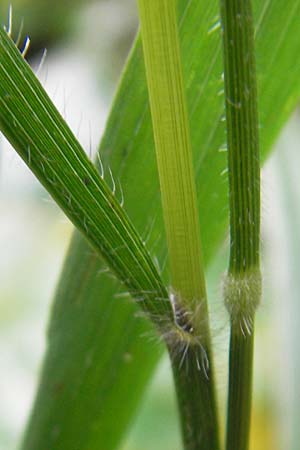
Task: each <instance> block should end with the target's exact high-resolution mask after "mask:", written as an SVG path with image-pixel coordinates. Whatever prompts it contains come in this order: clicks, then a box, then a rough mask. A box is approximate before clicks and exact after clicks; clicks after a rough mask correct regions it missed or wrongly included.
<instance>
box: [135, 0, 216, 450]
mask: <svg viewBox="0 0 300 450" xmlns="http://www.w3.org/2000/svg"><path fill="white" fill-rule="evenodd" d="M138 5H139V12H140V21H141V33H142V41H143V50H144V59H145V67H146V76H147V83H148V92H149V100H150V107H151V115H152V123H153V131H154V140H155V149H156V157H157V165H158V172H159V180H160V188H161V198H162V206H163V215H164V223H165V229H166V236H167V245H168V253H169V263H170V272H171V283H172V295H171V300H172V304H173V308H174V317H175V323H174V327H173V328H172V329H170V330H167V332H166V334H165V339H166V342H167V345H168V348H169V352H170V356H171V360H172V366H173V372H174V378H175V384H176V390H177V395H178V400H179V408H180V415H181V422H182V429H183V437H184V443H185V448H186V449H188V450H196V449H199V445H201V449H203V450H217V449H218V448H219V444H218V424H217V413H216V402H215V394H214V377H213V370H212V362H211V343H210V332H209V323H208V308H207V299H206V286H205V276H204V269H203V262H202V249H201V239H200V227H199V217H198V210H197V199H196V185H195V178H194V169H193V161H192V147H191V139H190V130H189V120H188V113H187V106H186V99H185V92H184V83H183V75H182V67H181V56H180V45H179V37H178V25H177V17H176V1H175V0H151V1H149V0H138Z"/></svg>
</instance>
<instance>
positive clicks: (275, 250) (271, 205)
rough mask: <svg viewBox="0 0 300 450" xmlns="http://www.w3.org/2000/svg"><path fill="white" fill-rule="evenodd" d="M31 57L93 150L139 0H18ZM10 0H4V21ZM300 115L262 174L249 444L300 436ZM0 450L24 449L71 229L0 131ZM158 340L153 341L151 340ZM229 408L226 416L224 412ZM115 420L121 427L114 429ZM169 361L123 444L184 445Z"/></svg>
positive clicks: (216, 269) (171, 449)
mask: <svg viewBox="0 0 300 450" xmlns="http://www.w3.org/2000/svg"><path fill="white" fill-rule="evenodd" d="M13 8H14V13H13V20H14V32H15V34H17V32H18V29H19V27H20V23H21V19H22V18H23V19H24V29H23V36H24V38H25V36H26V34H29V35H30V37H31V42H32V44H31V47H30V51H29V53H28V58H29V61H30V64H31V65H32V67H34V68H37V67H38V66H39V63H40V61H41V58H42V54H43V50H44V48H47V50H48V52H47V56H46V59H45V62H44V64H43V67H42V68H41V70H40V71H39V76H40V79H41V81H42V83H43V85H44V87H45V88H46V90H47V91H48V93H49V95H50V96H51V98H52V99H53V100H54V102H55V104H56V105H57V106H58V108H59V109H60V111H61V112H62V114H63V116H64V117H65V118H66V120H67V121H68V123H69V124H70V126H71V128H72V129H73V130H74V132H75V134H76V136H77V137H78V138H79V140H80V141H81V143H82V144H83V146H84V148H85V149H86V151H87V152H88V153H90V154H91V153H94V152H95V150H96V148H97V145H98V143H99V140H100V137H101V133H102V131H103V128H104V126H105V119H106V116H107V114H108V109H109V104H110V102H111V100H112V95H113V92H114V89H115V86H116V83H117V80H118V78H119V75H120V71H121V69H122V66H123V64H124V60H125V58H126V55H127V53H128V50H129V48H130V45H131V43H132V40H133V37H134V35H135V32H136V30H137V12H136V5H135V1H134V0H102V1H85V2H83V1H80V0H76V1H74V0H72V1H71V0H64V1H63V2H61V1H58V0H52V1H51V2H50V1H48V0H39V1H37V0H15V2H14V3H13ZM7 11H8V2H4V1H2V2H1V5H0V19H1V23H2V24H3V23H4V24H5V23H6V22H7ZM299 120H300V117H299V114H298V113H297V112H296V113H295V115H294V116H293V117H292V118H291V120H290V123H289V124H288V125H287V126H286V128H285V130H284V131H283V133H282V136H281V138H280V140H279V142H278V143H277V146H276V149H275V151H274V153H273V156H272V158H271V159H270V160H269V162H268V163H267V165H266V167H265V168H264V170H263V173H262V179H263V238H262V239H263V240H262V245H263V250H264V279H265V289H264V299H263V304H262V306H261V308H260V310H259V313H258V319H257V334H256V355H255V389H254V409H253V429H252V442H251V449H252V450H254V449H255V450H260V449H267V448H272V449H273V450H283V449H287V448H289V449H296V448H298V447H297V445H298V444H297V443H298V442H299V440H300V436H299V430H298V428H299V427H298V425H297V420H298V419H299V417H300V407H299V404H300V402H299V400H300V398H299V392H300V391H299V388H298V387H297V374H299V366H300V363H299V350H298V345H297V342H298V339H299V331H298V328H299V326H298V324H299V319H298V317H299V306H298V303H299V301H298V299H299V295H300V286H299V273H300V270H299V269H300V258H299V255H300V241H299V229H300V188H299V183H298V173H297V169H296V168H297V167H299V164H300V152H299V147H300V130H299V126H298V123H299ZM0 216H1V221H0V248H1V252H0V374H1V375H0V399H1V400H0V450H13V449H16V448H17V446H18V442H19V440H20V437H21V433H22V430H23V428H24V424H25V422H26V417H27V416H28V413H29V410H30V405H31V401H32V398H33V394H34V390H35V386H36V382H37V377H38V371H39V367H40V363H41V358H42V354H43V351H44V348H45V330H46V325H47V317H48V311H49V306H50V303H51V297H52V294H53V292H54V288H55V283H56V280H57V277H58V275H59V273H60V269H61V264H62V260H63V256H64V252H65V250H66V247H67V245H68V241H69V238H70V235H71V232H72V226H71V225H70V223H69V222H68V220H67V219H66V218H65V217H64V215H63V214H62V213H61V212H60V211H59V210H58V208H57V207H56V206H55V204H54V203H53V202H52V201H51V199H50V198H49V196H48V194H47V193H46V192H45V191H44V189H43V188H42V187H41V186H40V185H39V183H38V182H37V181H36V180H35V179H34V177H33V176H32V175H31V173H30V172H29V170H28V169H27V168H26V167H25V165H24V164H23V163H22V162H21V160H20V159H19V157H18V156H17V155H16V153H15V152H14V151H13V150H12V149H11V148H10V147H9V145H8V144H7V142H6V141H5V140H4V138H2V137H0ZM225 267H226V245H225V244H224V249H223V250H222V251H221V252H220V255H219V258H218V260H216V261H215V264H214V266H213V267H211V270H210V273H209V274H208V280H209V299H210V302H211V310H212V313H213V324H212V326H213V336H214V344H215V349H216V359H217V361H216V365H217V375H218V391H219V394H220V398H221V402H222V405H223V407H224V403H225V390H226V383H227V378H226V373H227V353H226V352H227V337H228V330H227V317H226V314H225V312H224V309H223V306H222V298H221V297H222V296H221V279H222V273H223V272H224V268H225ZM154 345H155V344H154ZM223 415H224V414H223ZM116 426H117V424H116ZM180 448H181V445H180V436H179V430H178V423H177V412H176V403H175V397H174V392H173V384H172V379H171V374H170V367H169V363H168V361H167V360H166V359H164V360H163V361H162V363H161V364H160V366H159V368H158V370H157V373H156V376H155V378H154V379H153V381H152V383H151V385H150V386H149V388H148V390H147V393H146V395H145V397H144V400H143V404H142V406H141V409H140V412H139V415H138V417H137V418H136V421H135V423H133V425H132V428H131V431H130V433H129V435H128V437H127V439H125V441H124V443H123V446H122V448H121V449H120V450H142V449H143V450H150V449H151V450H153V449H156V450H162V449H164V450H179V449H180Z"/></svg>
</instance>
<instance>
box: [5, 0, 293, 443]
mask: <svg viewBox="0 0 300 450" xmlns="http://www.w3.org/2000/svg"><path fill="white" fill-rule="evenodd" d="M286 2H288V3H289V4H290V5H289V6H290V8H284V14H285V15H286V20H287V22H286V23H288V26H286V27H285V28H284V30H283V31H282V34H281V39H279V40H278V39H277V36H275V35H274V34H273V35H272V34H270V29H272V26H274V24H278V23H281V20H282V8H281V6H282V5H283V4H286ZM138 8H139V15H140V24H141V33H140V34H139V35H138V36H137V39H136V42H135V44H134V46H133V50H132V52H131V54H130V56H129V60H128V63H127V65H126V68H125V70H124V73H123V77H122V81H121V83H120V86H119V88H118V91H117V94H116V97H115V100H114V103H113V106H112V112H111V115H110V117H109V120H108V123H107V128H106V132H105V133H104V136H103V138H102V142H101V144H100V148H99V159H98V160H97V162H96V164H94V162H92V161H90V160H89V158H88V157H87V156H86V154H85V152H84V150H83V149H82V148H81V146H80V144H79V143H78V141H77V139H76V137H75V136H74V135H73V133H72V132H71V131H70V129H69V127H68V125H67V124H66V122H65V121H64V119H63V118H62V117H61V115H60V114H59V113H58V111H57V110H56V108H55V107H54V105H53V103H52V102H51V100H50V98H49V97H48V95H47V94H46V92H45V90H44V89H43V87H42V85H41V84H40V82H39V81H38V79H37V77H36V76H35V75H34V73H33V71H32V70H31V68H30V66H29V65H28V64H27V62H26V61H25V60H24V56H25V52H24V48H25V49H27V45H26V43H28V42H29V41H28V40H26V41H25V47H24V46H23V47H22V49H23V50H22V51H20V50H19V49H18V45H16V43H15V42H14V40H13V37H14V32H13V28H12V20H11V17H12V16H11V13H10V15H9V21H8V25H7V26H6V29H0V130H1V131H2V133H3V134H4V135H5V136H6V137H7V139H8V140H9V141H10V142H11V144H12V145H13V146H14V148H15V150H16V151H17V152H18V153H19V155H20V156H21V157H22V158H23V160H24V161H25V163H26V164H27V165H28V167H29V168H30V169H31V170H32V172H33V173H34V174H35V176H36V177H37V178H38V179H39V180H40V182H41V183H42V184H43V186H44V187H45V188H46V189H47V191H48V192H49V193H50V195H51V196H52V197H53V199H54V200H55V201H56V202H57V204H58V205H59V206H60V207H61V208H62V210H63V211H64V212H65V214H66V215H67V216H68V217H69V219H70V220H71V221H72V222H73V224H74V226H75V227H76V228H77V229H78V230H79V232H78V231H76V232H75V235H74V237H73V239H72V242H71V245H70V249H69V252H68V255H67V257H66V261H65V265H64V269H63V271H62V275H61V279H60V282H59V284H58V288H57V292H56V297H55V301H54V307H53V310H52V314H51V320H50V326H49V334H48V349H47V352H46V355H45V359H44V364H43V369H42V374H41V378H40V385H39V388H38V392H37V395H36V399H35V402H34V406H33V410H32V414H31V417H30V419H29V422H28V426H27V430H26V432H25V435H24V439H23V443H22V447H21V448H22V450H40V449H48V448H49V450H50V449H51V450H75V449H78V450H85V449H86V450H96V449H103V450H104V449H105V450H110V449H115V448H117V447H118V445H119V443H120V441H121V439H122V436H123V434H124V432H125V430H126V428H127V426H128V424H129V422H130V419H131V417H132V415H133V413H134V411H135V410H136V408H137V406H138V403H139V400H140V398H141V396H142V393H143V390H144V387H145V385H146V383H147V381H148V380H149V378H150V377H151V374H152V371H153V369H154V367H155V364H156V362H157V361H158V358H159V356H160V354H161V352H162V346H161V347H159V348H157V347H156V346H152V345H151V344H150V343H149V342H148V341H147V342H146V339H143V338H141V332H144V331H145V330H147V331H149V329H151V330H153V329H154V330H155V331H152V332H155V334H156V336H157V337H158V339H160V341H161V342H162V344H163V346H164V348H166V349H167V350H168V352H169V356H170V361H171V365H172V369H173V375H174V381H175V386H176V393H177V400H178V408H179V413H180V418H181V428H182V435H183V446H184V448H185V450H202V449H203V450H219V449H220V448H222V447H223V446H222V444H221V442H220V425H219V417H218V412H217V399H216V393H215V392H216V386H215V377H214V370H213V369H214V364H213V348H212V345H211V330H210V320H209V313H208V310H209V309H208V301H209V299H207V295H206V280H205V270H206V269H207V267H208V265H209V263H210V262H212V261H213V259H214V257H215V256H216V254H217V252H218V250H219V248H220V246H221V244H222V242H223V240H224V237H225V234H226V229H227V223H228V221H229V222H230V261H229V269H228V273H227V276H226V279H225V285H224V300H225V304H226V306H227V309H228V312H229V317H230V330H231V331H230V350H229V386H228V413H227V436H226V450H247V449H248V447H249V435H250V414H251V392H252V364H253V340H254V318H255V311H256V308H257V306H258V305H259V302H260V296H261V276H260V152H259V137H258V130H259V122H261V123H262V124H263V126H262V127H261V136H260V137H261V155H262V158H261V159H262V160H264V159H265V158H266V156H267V154H268V153H269V152H270V150H271V147H272V144H273V142H274V140H275V138H276V136H277V135H278V133H279V131H280V129H281V128H282V126H283V124H284V123H285V121H286V120H287V119H288V117H289V115H290V114H291V112H292V111H293V109H294V107H295V105H296V103H297V101H298V96H299V92H300V60H299V62H298V61H297V60H296V59H293V56H295V55H298V53H299V50H300V40H299V39H298V40H297V39H296V38H295V30H296V29H297V14H298V17H299V16H300V1H298V0H291V1H289V0H285V3H283V2H282V0H278V2H276V4H275V2H273V3H272V2H271V3H270V2H268V1H265V2H258V1H253V2H251V1H250V0H245V1H240V0H221V3H220V5H219V3H218V2H217V1H212V2H210V3H209V5H207V2H205V1H204V0H203V1H202V0H201V1H199V0H191V1H189V2H185V1H175V0H151V2H149V1H147V0H138ZM252 10H254V14H253V13H252ZM220 14H221V22H220V21H219V17H220ZM255 35H256V41H255ZM266 36H268V39H269V40H271V41H272V43H273V44H274V45H267V44H266ZM222 37H223V54H224V58H223V61H224V65H223V63H222V56H221V55H222V52H221V49H222ZM268 42H269V41H268ZM255 49H256V51H257V61H258V65H257V72H258V88H259V93H260V95H259V103H258V102H257V86H256V64H255ZM291 61H292V62H293V65H292V66H291ZM291 67H292V69H291ZM223 71H224V76H223V75H222V74H223ZM282 74H284V75H285V76H286V77H287V78H288V82H287V80H285V79H283V78H282V76H280V75H282ZM270 79H271V81H270ZM224 91H225V93H224ZM270 93H271V94H272V100H271V99H270ZM277 94H278V95H277ZM258 105H259V106H258ZM224 108H225V109H226V123H225V122H224V120H223V119H224ZM274 110H276V114H275V116H274ZM270 123H271V124H272V127H271V126H270ZM225 128H226V129H227V134H226V129H225ZM124 164H125V166H124ZM124 167H125V169H124ZM107 174H109V176H110V182H111V186H112V187H110V186H109V183H108V182H107V179H108V178H107ZM224 174H225V175H227V174H228V181H229V188H228V187H227V182H226V181H227V178H226V176H225V177H224ZM132 175H134V176H132ZM117 177H118V178H120V180H121V186H122V190H121V189H120V188H118V186H117V183H116V182H115V181H114V179H116V178H117ZM228 191H229V214H228V204H227V203H228V200H227V192H228ZM123 197H124V198H125V203H124V201H123V199H124V198H123ZM154 211H155V212H156V221H155V223H154V225H153V227H152V234H151V236H150V241H151V240H155V241H156V244H157V248H158V250H157V255H156V256H157V260H158V262H159V264H160V267H158V266H157V264H156V263H155V261H154V258H153V255H152V254H151V250H150V247H151V246H150V245H149V243H146V242H144V239H143V238H142V231H143V230H144V228H145V226H146V224H147V223H150V222H152V221H153V217H154ZM150 244H151V242H150ZM90 248H91V249H92V250H89V249H90ZM165 259H166V260H167V264H166V267H162V266H163V261H164V260H165ZM107 268H108V269H109V270H110V271H111V272H112V273H113V274H114V277H115V279H114V280H106V279H101V280H100V281H99V278H97V276H96V274H97V272H99V271H103V272H104V271H106V270H107ZM116 294H117V295H119V294H122V295H124V296H128V297H130V298H132V299H133V302H126V300H124V302H121V305H120V304H119V303H120V302H118V305H115V304H114V302H115V298H113V297H114V296H115V295H116ZM137 308H138V309H139V311H140V312H142V318H140V319H137V318H136V311H137ZM106 317H108V320H107V319H105V318H106ZM116 349H117V350H116ZM128 354H130V355H131V358H132V360H133V363H132V364H131V365H128V364H126V358H125V357H124V355H128ZM88 356H89V357H88ZM87 357H88V359H87ZM87 361H88V364H87V363H86V362H87ZM133 381H134V382H133ZM96 392H97V393H98V395H95V393H96ZM120 405H121V406H120ZM116 424H117V425H116Z"/></svg>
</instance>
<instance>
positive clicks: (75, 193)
mask: <svg viewBox="0 0 300 450" xmlns="http://www.w3.org/2000/svg"><path fill="white" fill-rule="evenodd" d="M0 80H1V84H0V129H1V131H2V132H3V133H4V135H5V136H6V137H7V139H8V140H9V141H10V142H11V144H12V145H13V146H14V147H15V149H16V151H17V152H18V153H19V155H20V156H21V157H22V159H23V160H24V161H25V162H26V164H27V165H28V167H29V168H30V169H31V170H32V172H33V173H34V174H35V175H36V177H37V178H38V179H39V180H40V182H41V183H42V184H43V185H44V187H45V188H46V189H47V190H48V192H49V193H50V194H51V196H52V197H53V199H54V200H55V201H56V202H57V204H58V205H59V206H60V207H61V208H62V209H63V211H64V212H65V213H66V215H67V216H68V217H69V219H70V220H71V221H72V222H73V224H74V225H75V226H76V227H77V228H78V229H79V230H80V231H81V232H82V233H83V235H84V236H85V237H86V239H87V240H88V241H89V242H90V244H91V245H92V246H93V247H94V248H95V249H96V251H97V252H98V253H99V254H100V255H101V256H103V257H104V258H105V260H106V262H107V264H108V265H109V266H110V268H111V269H112V270H113V271H114V273H115V274H116V275H117V277H118V278H119V280H121V281H122V282H123V284H124V285H125V286H126V288H127V289H128V290H129V291H130V293H131V294H132V296H133V297H136V299H137V301H138V302H139V304H140V305H141V307H142V308H143V309H144V310H145V311H147V312H148V313H149V314H151V317H152V319H153V320H154V321H155V322H156V323H157V325H158V326H160V324H161V323H162V321H163V320H164V318H166V319H167V317H168V318H169V320H170V321H172V317H173V312H172V306H171V304H170V303H169V302H168V301H166V300H168V293H167V291H166V289H165V287H164V285H163V283H162V281H161V279H160V276H159V274H158V272H157V270H156V268H155V266H154V264H153V262H152V259H151V258H150V256H149V253H148V252H147V250H146V248H145V245H144V243H143V241H142V240H141V239H140V237H139V235H138V234H137V232H136V230H135V228H134V227H133V226H132V224H131V222H130V220H129V219H128V216H127V215H126V213H125V211H124V209H123V206H122V203H123V201H121V203H119V200H118V198H117V197H116V195H115V191H116V188H115V185H114V183H115V182H114V180H113V178H112V176H111V178H112V181H113V189H112V191H111V190H110V189H109V187H108V185H107V183H106V182H105V181H104V179H103V176H100V175H99V173H98V172H97V169H96V167H95V166H94V165H93V164H92V162H91V161H90V160H89V159H88V157H87V155H86V154H85V152H84V150H83V149H82V147H81V146H80V144H79V142H78V141H77V140H76V138H75V137H74V135H73V133H72V132H71V130H70V129H69V128H68V126H67V124H66V123H65V121H64V120H63V118H62V117H61V115H60V114H59V112H58V111H57V109H56V108H55V107H54V105H53V104H52V102H51V100H50V99H49V97H48V95H47V94H46V92H45V91H44V89H43V88H42V86H41V85H40V83H39V81H38V80H37V78H36V77H35V76H34V74H33V73H32V71H31V69H30V68H29V66H28V64H27V63H26V61H24V59H23V58H22V56H21V54H20V52H19V51H18V49H17V48H16V46H15V45H14V43H13V41H12V40H11V39H10V38H9V36H8V35H7V33H6V32H5V31H4V30H1V29H0Z"/></svg>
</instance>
